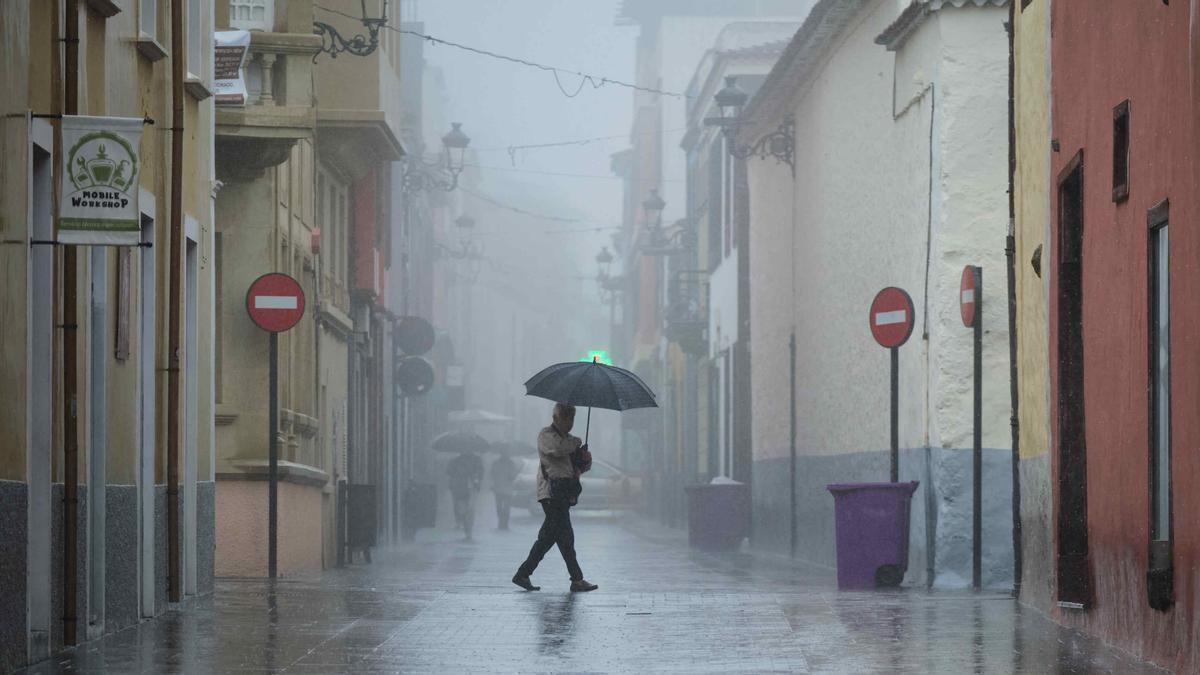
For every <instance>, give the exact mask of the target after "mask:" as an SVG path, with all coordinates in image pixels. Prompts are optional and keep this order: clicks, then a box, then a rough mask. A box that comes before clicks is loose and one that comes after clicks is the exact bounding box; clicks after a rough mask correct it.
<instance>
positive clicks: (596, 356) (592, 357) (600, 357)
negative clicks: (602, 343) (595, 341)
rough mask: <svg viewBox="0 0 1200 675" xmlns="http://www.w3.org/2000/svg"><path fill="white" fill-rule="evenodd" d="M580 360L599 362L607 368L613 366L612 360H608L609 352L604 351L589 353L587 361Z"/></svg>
mask: <svg viewBox="0 0 1200 675" xmlns="http://www.w3.org/2000/svg"><path fill="white" fill-rule="evenodd" d="M579 360H580V361H599V362H600V363H603V364H604V365H606V366H611V365H612V364H613V362H612V359H610V358H608V352H607V351H605V350H603V349H594V350H592V351H590V352H588V355H587V358H586V359H579Z"/></svg>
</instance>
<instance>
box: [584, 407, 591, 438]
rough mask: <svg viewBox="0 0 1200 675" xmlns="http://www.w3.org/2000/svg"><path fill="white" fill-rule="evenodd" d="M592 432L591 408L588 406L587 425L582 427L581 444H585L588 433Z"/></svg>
mask: <svg viewBox="0 0 1200 675" xmlns="http://www.w3.org/2000/svg"><path fill="white" fill-rule="evenodd" d="M591 432H592V408H591V406H588V418H587V425H586V426H585V427H584V428H583V444H584V445H587V442H588V435H589V434H591Z"/></svg>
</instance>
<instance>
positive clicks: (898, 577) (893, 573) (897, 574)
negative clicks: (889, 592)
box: [875, 565, 904, 588]
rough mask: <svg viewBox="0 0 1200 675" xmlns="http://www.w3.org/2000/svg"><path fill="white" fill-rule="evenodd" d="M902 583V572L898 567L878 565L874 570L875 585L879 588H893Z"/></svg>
mask: <svg viewBox="0 0 1200 675" xmlns="http://www.w3.org/2000/svg"><path fill="white" fill-rule="evenodd" d="M902 581H904V570H902V569H900V566H899V565H880V566H879V569H877V570H875V585H876V586H879V587H881V588H895V587H897V586H899V585H900V582H902Z"/></svg>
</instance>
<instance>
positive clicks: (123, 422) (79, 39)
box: [0, 0, 214, 671]
mask: <svg viewBox="0 0 1200 675" xmlns="http://www.w3.org/2000/svg"><path fill="white" fill-rule="evenodd" d="M172 10H174V11H172ZM211 31H212V6H211V3H210V1H209V0H176V1H175V2H171V1H169V0H128V1H126V2H109V1H103V0H88V1H86V2H85V1H84V0H67V1H66V2H65V3H57V2H42V1H40V0H12V1H10V2H5V3H4V7H3V11H2V12H0V45H3V49H2V50H0V90H2V91H3V92H4V95H3V96H2V97H0V101H2V102H0V112H2V115H3V117H2V119H3V126H2V130H0V157H2V159H0V230H2V231H3V237H2V241H3V245H2V246H0V269H3V274H4V283H3V285H2V286H0V336H2V337H0V343H2V344H3V358H2V359H0V383H2V384H0V393H2V397H0V398H2V399H3V401H4V405H3V406H0V513H3V514H4V516H5V517H4V518H3V519H0V521H2V522H0V670H4V671H7V670H10V669H13V668H18V667H20V666H22V665H25V664H28V663H35V662H37V661H40V660H42V659H45V658H47V657H48V656H49V654H50V653H51V652H52V651H53V650H55V649H57V648H59V647H61V646H62V645H64V644H74V643H78V642H83V641H85V640H88V639H92V638H95V637H99V636H100V635H102V634H105V633H108V632H112V631H114V630H118V629H120V628H124V627H126V626H129V625H132V624H135V623H137V622H138V621H139V620H141V619H143V618H146V617H152V616H154V615H155V614H157V613H160V612H162V611H163V610H165V609H166V608H167V607H168V603H170V602H177V601H179V600H181V599H182V598H183V597H184V596H187V595H193V594H202V593H205V592H206V591H208V590H210V589H211V587H212V578H213V567H212V565H213V558H212V550H213V538H214V529H213V516H212V514H213V494H214V493H213V469H214V465H213V461H212V459H213V454H212V448H213V433H212V422H211V420H212V418H213V414H212V413H213V411H212V407H211V401H212V398H213V396H212V385H213V383H212V379H211V377H210V373H211V372H212V353H213V351H212V333H211V331H210V330H209V329H208V327H209V326H211V325H212V316H213V310H214V305H213V296H212V288H213V274H214V249H213V239H212V234H213V228H212V196H213V190H214V178H213V159H212V158H213V150H212V138H213V137H212V123H213V117H212V116H213V108H212V99H211V98H210V94H209V92H210V91H211V88H212V75H211V73H212V67H211V63H212V54H211ZM173 73H179V74H180V75H181V76H179V77H175V76H173ZM173 85H178V86H173ZM176 111H178V113H176ZM63 115H82V116H89V117H123V118H133V119H134V120H136V119H138V118H146V123H145V124H144V125H143V126H142V135H141V142H140V150H139V151H138V152H137V153H133V152H132V148H130V149H129V153H130V154H129V156H128V157H127V160H126V161H127V162H128V163H127V164H126V165H125V167H119V168H118V169H117V170H116V171H115V173H114V172H111V171H109V172H106V173H105V174H104V177H103V178H101V174H99V173H95V172H93V173H91V176H92V177H93V178H94V179H95V180H97V181H100V183H99V184H104V180H105V179H107V180H108V181H109V182H107V185H110V186H113V185H117V183H115V182H112V181H116V180H119V179H118V178H116V176H122V175H126V174H123V173H122V171H124V170H125V168H128V167H129V166H131V165H132V166H134V167H136V169H135V170H136V174H135V175H136V181H128V180H127V181H126V183H125V184H122V192H124V194H125V195H126V196H128V197H132V195H133V194H135V192H134V191H135V190H136V195H137V200H136V203H137V206H138V208H137V209H136V210H134V212H133V213H132V214H130V215H131V218H130V219H129V220H128V221H127V222H128V223H129V224H130V226H131V233H132V236H133V239H134V240H140V242H141V244H142V245H141V246H129V245H125V246H101V245H72V246H67V245H61V244H55V241H56V238H57V234H58V233H59V231H60V228H59V225H60V222H59V204H58V202H57V201H56V199H55V197H56V196H57V195H59V194H61V193H63V192H64V191H65V190H67V186H66V179H67V178H72V182H74V180H75V179H74V177H71V176H64V175H63V171H62V164H63V154H64V143H63V140H62V135H63V126H64V125H66V124H74V123H75V122H74V121H72V120H67V119H63ZM91 123H96V124H100V125H101V126H104V125H106V124H112V123H106V122H96V121H95V120H92V122H91ZM132 126H133V127H135V128H136V127H137V126H138V125H137V123H136V121H135V122H134V123H133V125H132ZM122 138H123V137H122ZM80 143H82V141H81V142H80ZM113 145H114V147H113V148H112V150H113V151H114V154H115V151H116V148H115V146H116V143H114V144H113ZM75 147H78V146H71V147H70V148H68V150H74V148H75ZM101 149H102V150H103V147H102V148H101ZM104 154H105V152H101V153H100V155H104ZM129 163H131V164H129ZM110 166H112V165H111V164H110ZM173 167H177V170H173ZM89 171H90V169H89ZM132 177H133V175H129V178H132ZM128 183H136V184H135V185H129V184H128ZM114 189H115V188H114ZM128 202H130V203H132V202H133V200H132V199H129V200H128ZM64 203H66V202H64ZM139 222H140V233H139V232H138V231H137V230H138V227H139ZM172 289H177V291H178V294H177V295H173V294H172V293H171V290H172ZM72 343H73V344H74V349H69V348H68V349H65V348H64V347H65V346H69V345H70V344H72ZM173 356H174V357H175V358H173ZM168 495H170V498H169V497H168ZM72 502H74V504H72ZM64 504H67V505H69V506H72V507H74V508H68V509H64V508H63V505H64ZM169 505H170V507H169ZM65 570H71V571H73V574H65V573H64V571H65Z"/></svg>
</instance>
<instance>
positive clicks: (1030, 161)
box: [1013, 2, 1054, 610]
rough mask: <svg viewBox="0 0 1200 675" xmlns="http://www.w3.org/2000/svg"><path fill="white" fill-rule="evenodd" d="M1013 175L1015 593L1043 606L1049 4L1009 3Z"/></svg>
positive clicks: (1048, 571) (1048, 581) (1048, 570)
mask: <svg viewBox="0 0 1200 675" xmlns="http://www.w3.org/2000/svg"><path fill="white" fill-rule="evenodd" d="M1013 14H1014V21H1013V59H1014V61H1013V63H1014V67H1013V97H1014V101H1013V103H1014V111H1015V114H1014V124H1015V127H1016V172H1015V174H1014V176H1013V200H1014V204H1013V206H1014V215H1015V222H1014V228H1013V233H1014V239H1015V243H1016V251H1015V256H1014V257H1015V270H1016V277H1017V297H1016V312H1017V383H1018V389H1019V391H1018V396H1019V405H1018V409H1017V411H1018V424H1019V430H1020V436H1019V442H1020V457H1021V474H1020V477H1021V521H1022V526H1021V530H1022V537H1021V548H1022V553H1023V555H1022V567H1023V569H1022V575H1021V579H1020V580H1019V581H1020V584H1021V586H1020V590H1021V599H1022V600H1023V601H1025V602H1029V603H1031V604H1034V605H1036V606H1038V607H1040V608H1042V609H1043V610H1048V609H1049V608H1050V606H1051V602H1052V598H1053V595H1052V591H1053V587H1054V568H1053V560H1054V556H1053V555H1052V552H1053V547H1052V543H1053V542H1052V541H1051V533H1052V532H1053V531H1054V528H1053V527H1052V523H1051V521H1050V519H1051V517H1052V513H1053V511H1052V509H1051V504H1052V501H1051V482H1050V476H1051V464H1050V463H1051V460H1050V452H1049V433H1050V417H1049V410H1047V405H1048V393H1047V392H1049V391H1050V376H1049V363H1050V352H1049V345H1048V339H1049V323H1047V311H1048V304H1049V281H1048V277H1047V276H1046V275H1045V274H1044V273H1043V271H1042V270H1043V268H1042V264H1043V261H1042V256H1043V251H1045V255H1046V261H1045V264H1048V263H1049V255H1050V251H1051V250H1052V249H1051V247H1050V246H1049V233H1050V221H1051V214H1050V193H1049V186H1050V7H1049V3H1047V2H1034V3H1029V4H1028V5H1026V3H1021V7H1016V8H1014V12H1013Z"/></svg>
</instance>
